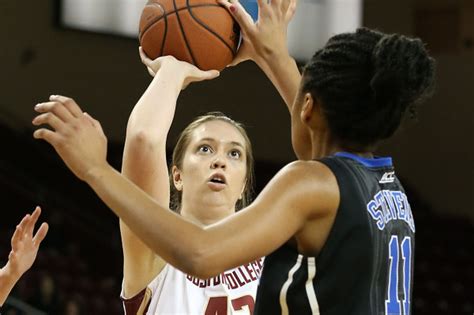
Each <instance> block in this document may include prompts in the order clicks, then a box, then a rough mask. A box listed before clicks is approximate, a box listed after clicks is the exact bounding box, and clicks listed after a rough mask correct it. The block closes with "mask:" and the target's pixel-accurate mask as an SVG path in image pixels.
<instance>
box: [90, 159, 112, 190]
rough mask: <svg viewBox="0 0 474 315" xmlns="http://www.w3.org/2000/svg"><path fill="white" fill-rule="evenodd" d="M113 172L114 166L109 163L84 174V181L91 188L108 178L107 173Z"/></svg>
mask: <svg viewBox="0 0 474 315" xmlns="http://www.w3.org/2000/svg"><path fill="white" fill-rule="evenodd" d="M112 170H113V169H112V166H110V165H109V164H108V163H107V162H106V163H104V164H103V165H99V166H95V167H92V168H91V169H89V170H88V171H87V172H86V173H85V174H84V181H85V182H86V183H87V184H89V185H90V186H93V185H94V184H95V183H97V182H100V181H101V180H102V178H104V177H106V176H107V173H109V172H110V171H112Z"/></svg>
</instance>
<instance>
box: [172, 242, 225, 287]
mask: <svg viewBox="0 0 474 315" xmlns="http://www.w3.org/2000/svg"><path fill="white" fill-rule="evenodd" d="M188 254H189V253H188ZM187 258H188V259H186V258H184V259H183V260H181V261H186V263H185V266H184V267H185V268H184V269H185V270H183V271H184V272H186V273H187V274H189V275H192V276H194V277H197V278H199V279H208V278H211V277H215V276H217V275H219V274H220V273H221V272H222V271H223V270H222V271H221V270H219V268H218V266H216V264H215V262H216V260H215V259H214V258H213V257H212V255H211V253H210V251H209V248H206V246H203V245H198V246H197V247H196V249H195V250H193V251H192V255H191V257H187ZM189 258H190V259H189Z"/></svg>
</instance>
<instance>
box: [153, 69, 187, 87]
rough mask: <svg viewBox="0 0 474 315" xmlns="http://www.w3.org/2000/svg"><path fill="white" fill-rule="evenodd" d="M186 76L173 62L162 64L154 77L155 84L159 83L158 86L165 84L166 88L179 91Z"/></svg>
mask: <svg viewBox="0 0 474 315" xmlns="http://www.w3.org/2000/svg"><path fill="white" fill-rule="evenodd" d="M185 79H186V75H185V73H184V71H183V70H182V68H180V67H179V65H178V64H177V63H175V62H169V63H166V64H164V65H163V66H162V67H161V68H160V69H159V70H158V72H157V73H156V75H155V79H154V81H155V82H157V83H158V82H159V84H160V85H162V84H165V85H167V86H168V88H172V87H174V88H176V90H177V91H181V88H182V86H183V85H184V81H185Z"/></svg>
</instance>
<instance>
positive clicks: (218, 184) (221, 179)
mask: <svg viewBox="0 0 474 315" xmlns="http://www.w3.org/2000/svg"><path fill="white" fill-rule="evenodd" d="M207 185H208V186H209V188H211V189H212V190H214V191H221V190H223V189H224V188H225V187H226V186H227V181H226V178H225V176H224V174H222V173H215V174H213V175H212V176H211V177H209V180H208V181H207Z"/></svg>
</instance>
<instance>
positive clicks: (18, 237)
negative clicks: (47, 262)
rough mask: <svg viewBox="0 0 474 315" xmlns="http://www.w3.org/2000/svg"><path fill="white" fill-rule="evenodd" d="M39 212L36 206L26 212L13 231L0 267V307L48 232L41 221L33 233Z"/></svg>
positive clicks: (30, 263)
mask: <svg viewBox="0 0 474 315" xmlns="http://www.w3.org/2000/svg"><path fill="white" fill-rule="evenodd" d="M40 214H41V209H40V208H39V207H37V208H36V209H35V211H34V212H33V213H32V214H31V215H30V214H27V215H26V216H25V217H24V218H23V219H22V220H21V222H20V223H19V224H18V225H17V227H16V229H15V232H14V233H13V236H12V239H11V246H12V250H11V251H10V254H9V255H8V262H7V264H6V265H5V266H4V267H3V268H1V269H0V307H1V306H2V305H3V303H4V302H5V300H6V299H7V297H8V294H10V291H11V290H12V289H13V287H14V286H15V284H16V283H17V282H18V280H19V279H20V278H21V276H22V275H23V274H24V273H25V272H26V271H27V270H28V269H30V268H31V266H32V265H33V262H34V261H35V259H36V254H37V253H38V248H39V246H40V244H41V242H42V241H43V239H44V238H45V237H46V233H48V225H47V224H46V223H43V224H41V227H40V228H39V229H38V232H36V234H35V235H33V231H34V228H35V224H36V221H37V220H38V218H39V216H40Z"/></svg>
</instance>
